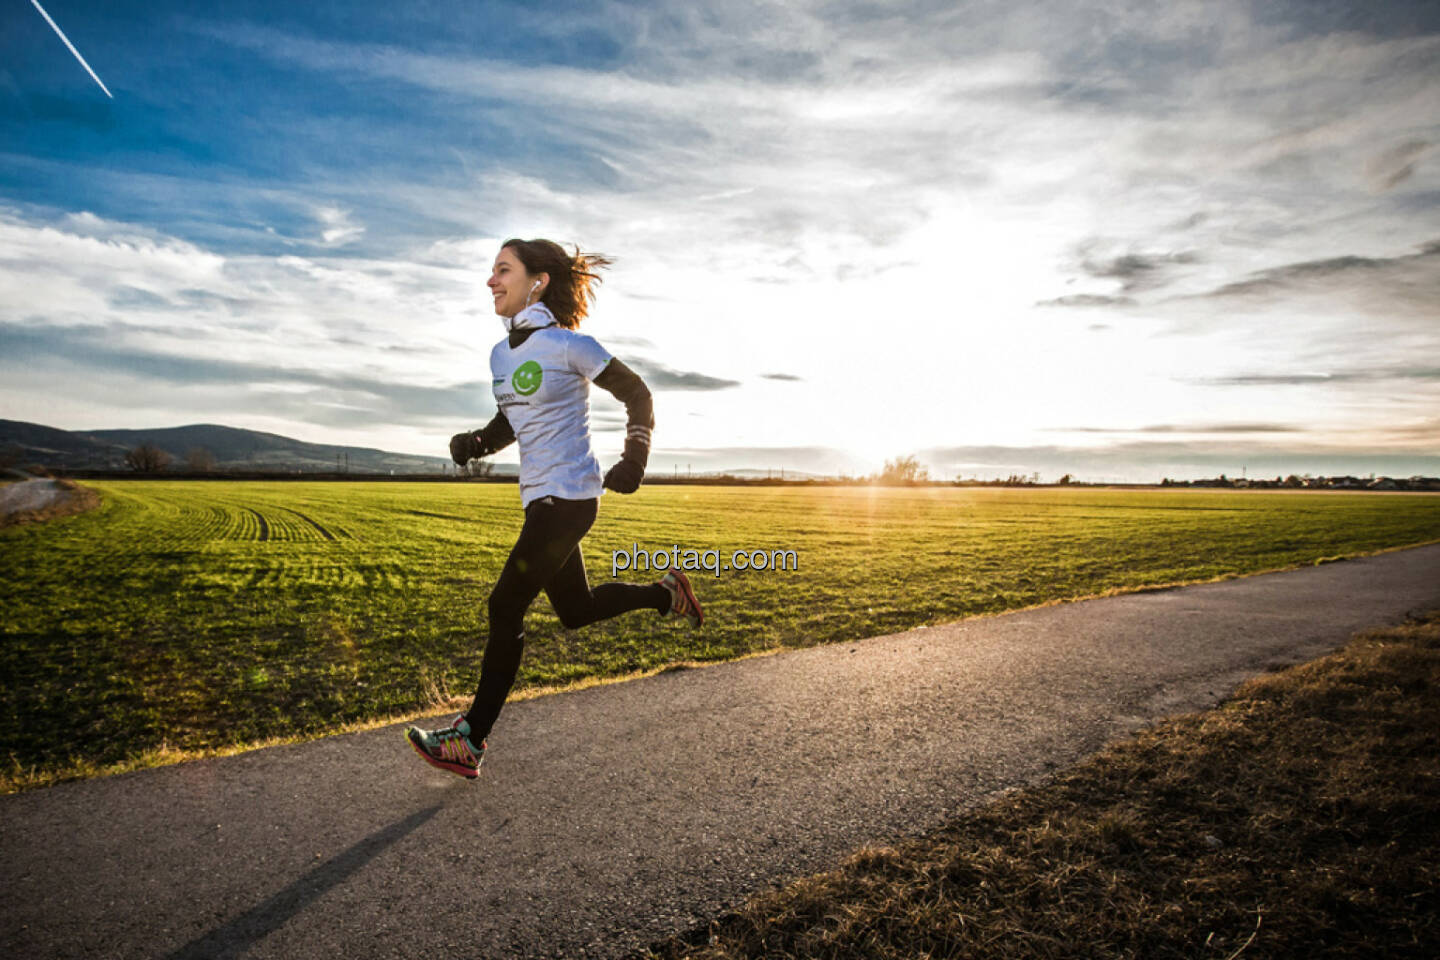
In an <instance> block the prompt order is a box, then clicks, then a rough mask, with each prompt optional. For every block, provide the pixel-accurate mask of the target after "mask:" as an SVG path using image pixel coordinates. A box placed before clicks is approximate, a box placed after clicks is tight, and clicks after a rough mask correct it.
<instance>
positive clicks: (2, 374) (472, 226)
mask: <svg viewBox="0 0 1440 960" xmlns="http://www.w3.org/2000/svg"><path fill="white" fill-rule="evenodd" d="M42 2H44V0H42ZM45 7H46V9H47V10H48V11H49V13H50V15H51V16H52V17H53V18H54V19H55V20H56V22H57V23H58V24H59V25H60V26H61V28H62V29H64V30H65V32H66V33H67V35H68V36H69V38H70V39H71V41H72V42H73V43H74V44H75V46H76V47H77V49H78V50H79V51H80V52H81V54H82V55H84V56H85V58H86V59H87V61H88V62H89V63H90V65H91V67H92V68H93V69H94V70H95V71H96V73H97V74H98V75H99V76H100V78H101V79H102V80H103V81H104V83H105V84H106V86H107V87H108V88H109V90H110V91H111V92H112V93H113V94H114V97H113V99H110V98H107V97H106V95H105V94H104V93H103V92H102V91H101V90H100V88H99V87H98V86H97V85H96V84H95V82H94V81H93V80H91V78H90V77H89V76H88V75H87V74H86V72H85V71H84V69H83V68H82V67H81V66H80V64H79V63H78V62H76V60H75V59H74V57H72V56H71V55H70V53H69V52H68V51H67V50H66V49H65V47H64V45H63V44H62V43H61V41H60V39H59V38H58V37H57V36H56V35H55V34H54V33H53V31H51V29H50V27H49V26H48V25H47V24H46V23H45V21H44V20H43V19H42V18H41V17H40V15H39V13H38V12H37V11H36V10H35V8H34V7H33V6H32V5H31V4H29V3H27V2H14V0H11V2H9V3H6V4H5V5H4V8H3V9H0V49H3V54H4V55H3V57H0V64H3V65H0V416H4V417H8V418H11V419H22V420H33V421H37V422H41V423H48V424H51V425H54V426H60V427H65V428H69V429H84V428H101V427H145V426H157V427H158V426H173V425H179V424H183V423H193V422H219V423H225V424H230V425H234V426H242V427H251V428H255V429H262V430H272V431H275V432H280V433H286V434H289V435H292V436H297V437H301V438H303V439H307V440H316V441H323V442H336V443H355V444H362V445H366V446H381V447H386V448H389V449H396V450H404V451H410V452H426V453H442V454H443V451H444V449H445V440H446V438H448V436H449V435H450V434H451V433H453V432H455V431H456V430H459V429H462V428H464V427H466V426H475V425H479V424H480V423H483V422H484V421H485V420H486V419H487V418H488V417H489V415H490V414H491V413H492V412H493V404H492V402H491V399H490V397H489V395H488V388H487V386H486V381H487V379H488V377H487V375H486V372H485V370H484V366H485V362H486V357H487V355H488V349H489V346H490V344H491V343H493V342H494V341H495V340H497V339H498V338H499V336H500V333H501V330H502V328H501V326H500V321H499V320H498V319H497V318H496V317H494V316H493V314H492V313H491V312H490V309H489V305H488V303H489V302H488V297H486V296H484V288H483V283H484V279H485V277H486V275H487V272H488V266H489V262H490V260H491V259H492V258H493V256H494V252H495V248H496V245H497V242H498V241H499V240H501V239H503V238H505V237H508V236H515V235H519V236H527V237H528V236H549V237H552V238H554V239H559V240H563V241H568V242H576V243H579V244H580V245H581V246H582V247H585V248H587V249H596V250H600V251H603V252H605V253H607V254H610V255H612V256H614V257H615V258H616V261H617V262H616V266H615V268H614V269H613V270H612V272H611V274H610V276H609V278H608V280H607V282H606V284H605V286H604V287H603V288H602V290H601V294H600V300H599V304H598V307H597V309H596V311H595V314H594V315H593V317H592V318H591V320H590V321H588V322H587V327H586V330H587V332H590V333H592V334H593V335H594V336H596V337H597V338H598V339H600V340H601V342H602V343H605V344H606V345H607V346H608V347H610V349H611V350H612V351H613V352H615V353H616V354H618V355H620V356H622V357H623V358H625V359H626V361H627V362H629V363H630V364H631V365H632V366H634V367H635V368H636V369H637V370H640V371H641V372H642V374H643V375H645V376H646V378H647V380H648V381H649V382H650V383H651V386H652V388H653V389H654V390H655V393H656V409H657V431H656V451H655V455H654V457H653V462H654V463H655V464H656V467H657V468H659V469H669V468H672V467H674V466H676V465H678V466H679V467H680V469H682V470H683V469H685V467H686V466H687V465H690V466H693V468H694V469H696V470H710V469H719V468H736V467H756V468H779V467H785V468H788V469H792V470H794V469H798V470H812V471H816V472H840V471H845V472H850V473H860V472H866V471H869V470H873V469H875V468H877V467H878V466H879V465H880V464H881V462H882V461H883V460H884V459H886V458H889V457H894V456H897V455H903V454H914V455H917V456H919V457H920V459H922V460H923V461H924V462H926V463H927V464H928V465H930V467H931V469H932V472H933V473H934V474H935V475H937V476H943V477H951V476H957V475H964V476H994V475H1006V474H1008V473H1012V472H1023V473H1030V472H1039V473H1041V474H1042V476H1044V477H1047V478H1052V477H1054V476H1058V475H1059V474H1060V473H1064V472H1071V473H1075V474H1077V475H1079V476H1081V477H1084V478H1089V479H1116V480H1120V479H1126V480H1155V479H1158V478H1159V477H1160V476H1164V475H1169V476H1201V475H1213V474H1215V473H1219V472H1226V473H1231V474H1236V473H1239V472H1240V471H1241V470H1242V469H1246V470H1247V471H1248V472H1249V473H1250V474H1251V475H1252V476H1253V475H1266V474H1273V473H1275V472H1282V471H1283V472H1290V471H1292V470H1294V471H1308V472H1317V473H1318V472H1351V473H1362V474H1363V473H1370V472H1375V473H1391V474H1400V475H1409V474H1412V473H1428V474H1436V473H1440V414H1437V411H1440V321H1437V317H1440V245H1437V244H1440V216H1437V213H1440V155H1437V151H1436V146H1435V145H1436V143H1437V141H1440V97H1437V96H1436V94H1435V91H1436V89H1437V80H1440V13H1437V12H1436V10H1437V8H1436V6H1435V5H1434V4H1422V3H1391V4H1358V3H1357V4H1345V3H1327V4H1315V3H1295V4H1284V3H1254V4H1251V3H1225V2H1219V3H1215V2H1207V3H1185V2H1180V3H1169V4H1165V5H1163V6H1160V5H1150V4H1130V3H1115V2H1096V3H1089V2H1075V3H1055V4H1015V3H998V2H997V3H986V2H981V3H967V4H954V3H886V4H878V3H876V4H866V3H840V2H837V3H786V4H770V3H753V4H743V3H742V4H734V3H731V4H725V5H723V6H716V7H714V8H713V9H707V8H705V7H704V6H702V5H695V4H689V3H668V2H661V3H641V4H630V3H576V4H547V5H543V6H535V5H530V4H524V5H504V4H471V5H463V6H460V7H457V6H456V5H453V4H424V3H421V4H411V5H406V6H401V7H396V6H394V5H389V4H368V3H364V2H352V3H344V4H325V3H318V4H278V3H259V2H256V3H231V4H225V5H222V6H220V7H218V8H217V9H210V8H204V7H196V6H195V5H193V4H178V3H150V4H145V5H138V4H135V5H130V4H95V3H80V2H62V0H51V2H49V3H46V4H45ZM457 11H458V12H457ZM622 421H623V416H622V414H621V411H620V410H618V408H616V406H615V405H614V404H613V403H611V402H609V398H608V397H605V396H604V395H603V394H597V395H596V397H595V410H594V426H595V428H596V446H597V452H599V453H600V455H601V457H602V459H607V458H608V457H610V456H613V455H615V454H616V453H618V450H619V447H620V445H621V442H622V436H621V431H620V430H619V427H620V426H621V424H622ZM612 448H613V449H612Z"/></svg>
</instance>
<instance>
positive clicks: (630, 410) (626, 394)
mask: <svg viewBox="0 0 1440 960" xmlns="http://www.w3.org/2000/svg"><path fill="white" fill-rule="evenodd" d="M595 386H597V387H601V388H602V389H604V390H606V391H608V392H609V393H610V395H611V396H613V397H614V398H615V399H616V400H619V401H620V402H621V403H623V404H625V453H624V454H623V455H622V456H623V459H625V460H632V461H634V462H635V463H636V464H638V465H639V466H640V467H641V468H644V467H645V466H646V465H647V464H648V463H649V462H650V432H651V431H652V430H654V429H655V405H654V402H653V401H652V399H651V397H650V388H649V387H647V386H645V381H644V380H641V379H640V376H639V374H637V373H636V372H635V371H634V370H631V369H630V368H629V367H627V366H626V365H625V364H624V363H623V362H622V361H621V360H620V359H619V358H618V357H612V358H611V359H610V362H609V363H607V364H606V365H605V369H604V370H601V371H600V376H598V377H596V378H595Z"/></svg>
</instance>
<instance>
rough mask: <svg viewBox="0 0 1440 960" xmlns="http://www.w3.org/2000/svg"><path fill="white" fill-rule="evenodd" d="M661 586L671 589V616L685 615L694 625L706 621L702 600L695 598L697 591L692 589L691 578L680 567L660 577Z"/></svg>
mask: <svg viewBox="0 0 1440 960" xmlns="http://www.w3.org/2000/svg"><path fill="white" fill-rule="evenodd" d="M660 586H662V587H664V588H665V589H666V590H669V591H670V614H671V616H676V617H684V618H685V619H686V620H689V621H690V626H692V627H698V626H700V625H701V624H702V623H704V622H705V611H703V610H701V609H700V601H699V600H696V599H695V591H694V590H692V589H690V578H689V577H687V576H685V574H684V573H682V572H681V571H680V568H679V567H671V568H670V569H669V570H667V571H666V572H665V576H663V577H661V578H660Z"/></svg>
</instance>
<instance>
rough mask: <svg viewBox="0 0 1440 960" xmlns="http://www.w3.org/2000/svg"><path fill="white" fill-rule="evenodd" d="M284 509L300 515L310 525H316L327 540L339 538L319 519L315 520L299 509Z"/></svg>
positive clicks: (317, 529)
mask: <svg viewBox="0 0 1440 960" xmlns="http://www.w3.org/2000/svg"><path fill="white" fill-rule="evenodd" d="M284 509H285V510H288V511H289V512H290V513H293V514H295V516H297V517H299V518H300V519H301V520H304V521H305V522H306V523H308V524H310V526H312V527H314V528H315V529H316V531H317V532H319V534H320V536H322V537H324V538H325V539H326V540H330V541H334V540H336V539H338V538H337V537H336V536H335V534H333V533H331V532H330V531H329V530H327V529H325V527H324V526H322V525H321V524H320V522H319V521H317V520H314V519H312V518H310V517H307V516H306V515H305V514H303V513H301V512H300V511H299V510H294V509H291V508H290V507H285V508H284Z"/></svg>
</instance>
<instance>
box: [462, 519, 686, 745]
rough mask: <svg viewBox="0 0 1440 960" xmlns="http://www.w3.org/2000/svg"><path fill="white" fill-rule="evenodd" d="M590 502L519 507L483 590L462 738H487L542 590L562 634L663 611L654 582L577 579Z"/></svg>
mask: <svg viewBox="0 0 1440 960" xmlns="http://www.w3.org/2000/svg"><path fill="white" fill-rule="evenodd" d="M598 506H599V501H598V499H597V498H594V497H592V498H590V499H589V500H562V499H560V498H559V497H541V498H540V499H539V500H534V501H531V503H530V505H529V506H527V507H526V508H525V524H524V526H522V527H521V528H520V537H519V539H518V540H516V541H515V546H514V548H513V549H512V550H511V551H510V559H508V560H506V561H505V568H504V569H503V570H501V571H500V579H499V580H498V581H497V582H496V584H495V589H493V590H491V591H490V640H489V642H488V643H487V644H486V645H485V659H484V660H483V661H482V662H481V665H480V685H479V687H478V688H476V690H475V702H474V703H473V704H471V705H470V710H469V712H468V713H466V715H465V719H466V720H468V721H469V723H470V738H471V739H472V740H475V741H477V742H478V741H480V740H483V739H484V738H485V737H487V736H489V735H490V728H491V727H493V726H494V725H495V718H496V717H498V716H499V715H500V708H501V707H503V706H504V705H505V698H506V697H507V696H509V694H510V687H511V686H512V685H514V683H515V674H516V673H517V672H518V671H519V669H520V654H521V652H522V651H523V650H524V649H525V629H524V628H525V611H526V610H527V609H529V607H530V604H531V602H532V601H534V599H535V598H536V597H537V596H539V595H540V591H541V590H544V591H545V595H546V596H548V597H549V598H550V605H551V606H553V607H554V608H555V612H556V613H557V614H559V615H560V622H561V623H562V624H564V626H565V627H566V629H569V630H574V629H575V628H576V627H583V626H585V625H586V624H587V623H594V622H595V621H597V620H607V619H609V618H610V617H613V616H615V615H616V614H620V613H624V612H625V611H627V610H643V609H645V608H646V607H648V608H650V609H651V610H655V611H656V612H658V613H666V612H668V611H669V610H670V591H669V590H667V589H665V588H664V587H662V586H661V585H660V584H658V583H651V584H646V585H644V586H641V585H639V584H634V583H602V584H600V585H599V586H598V587H595V588H594V589H593V590H592V589H591V588H590V582H589V580H588V579H587V578H586V576H585V559H584V557H582V556H581V554H580V539H581V538H582V537H584V536H585V533H586V531H588V530H589V529H590V526H591V524H593V523H594V522H595V513H596V510H597V508H598Z"/></svg>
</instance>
